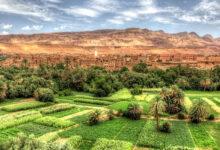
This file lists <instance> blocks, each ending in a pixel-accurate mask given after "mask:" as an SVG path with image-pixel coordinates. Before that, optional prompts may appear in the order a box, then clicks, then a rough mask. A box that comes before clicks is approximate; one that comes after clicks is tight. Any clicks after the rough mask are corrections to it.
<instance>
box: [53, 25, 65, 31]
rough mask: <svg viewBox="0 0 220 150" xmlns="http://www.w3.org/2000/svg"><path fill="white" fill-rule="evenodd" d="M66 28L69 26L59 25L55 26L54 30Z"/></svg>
mask: <svg viewBox="0 0 220 150" xmlns="http://www.w3.org/2000/svg"><path fill="white" fill-rule="evenodd" d="M65 28H67V26H66V25H62V26H59V27H55V28H54V30H56V31H58V30H64V29H65Z"/></svg>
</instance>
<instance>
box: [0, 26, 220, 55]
mask: <svg viewBox="0 0 220 150" xmlns="http://www.w3.org/2000/svg"><path fill="white" fill-rule="evenodd" d="M95 49H96V50H98V51H99V53H104V54H112V53H114V54H117V53H118V54H122V53H125V54H130V53H132V54H134V53H135V54H137V53H157V54H160V53H163V54H164V53H187V54H189V53H191V54H202V55H219V54H220V39H215V38H213V37H212V36H211V35H205V36H204V37H200V36H198V35H197V34H196V33H194V32H191V33H187V32H182V33H177V34H167V33H164V32H163V31H150V30H147V29H138V28H130V29H125V30H97V31H88V32H58V33H43V34H30V35H24V34H18V35H5V36H3V35H2V36H0V50H1V51H2V52H6V53H64V52H65V53H73V54H81V53H92V52H93V51H94V50H95Z"/></svg>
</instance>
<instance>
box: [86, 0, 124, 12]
mask: <svg viewBox="0 0 220 150" xmlns="http://www.w3.org/2000/svg"><path fill="white" fill-rule="evenodd" d="M87 7H89V8H91V9H95V10H97V11H99V12H114V11H115V10H116V9H117V8H119V7H120V4H119V1H117V0H89V1H88V4H87Z"/></svg>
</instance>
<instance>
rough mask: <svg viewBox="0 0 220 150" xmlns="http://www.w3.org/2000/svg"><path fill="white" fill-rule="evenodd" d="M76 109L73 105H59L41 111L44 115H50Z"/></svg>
mask: <svg viewBox="0 0 220 150" xmlns="http://www.w3.org/2000/svg"><path fill="white" fill-rule="evenodd" d="M74 107H75V106H74V105H71V104H58V105H53V106H50V107H45V108H41V109H39V111H40V112H41V113H42V114H50V113H56V112H60V111H64V110H69V109H72V108H74Z"/></svg>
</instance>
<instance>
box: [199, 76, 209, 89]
mask: <svg viewBox="0 0 220 150" xmlns="http://www.w3.org/2000/svg"><path fill="white" fill-rule="evenodd" d="M210 84H211V80H210V79H208V78H204V79H202V80H201V81H200V85H201V86H202V87H203V89H204V91H205V90H206V88H207V86H209V85H210Z"/></svg>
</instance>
